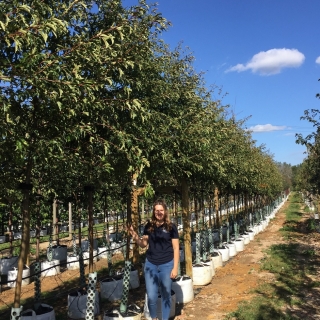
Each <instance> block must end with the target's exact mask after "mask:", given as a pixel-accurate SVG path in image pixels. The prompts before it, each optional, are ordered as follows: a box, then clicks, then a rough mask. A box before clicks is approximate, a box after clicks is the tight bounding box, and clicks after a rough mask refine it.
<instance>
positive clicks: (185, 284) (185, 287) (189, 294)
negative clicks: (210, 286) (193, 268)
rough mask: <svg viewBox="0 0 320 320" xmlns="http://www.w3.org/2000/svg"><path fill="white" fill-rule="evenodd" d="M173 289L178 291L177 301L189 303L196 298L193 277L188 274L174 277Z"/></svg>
mask: <svg viewBox="0 0 320 320" xmlns="http://www.w3.org/2000/svg"><path fill="white" fill-rule="evenodd" d="M172 290H173V291H174V292H175V293H176V303H188V302H190V301H192V300H193V299H194V292H193V283H192V279H191V278H190V277H188V276H182V277H178V278H176V279H174V280H173V281H172Z"/></svg>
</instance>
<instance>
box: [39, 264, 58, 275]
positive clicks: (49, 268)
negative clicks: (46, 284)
mask: <svg viewBox="0 0 320 320" xmlns="http://www.w3.org/2000/svg"><path fill="white" fill-rule="evenodd" d="M41 270H43V271H41V277H50V276H55V275H57V274H60V261H59V260H52V261H43V262H41Z"/></svg>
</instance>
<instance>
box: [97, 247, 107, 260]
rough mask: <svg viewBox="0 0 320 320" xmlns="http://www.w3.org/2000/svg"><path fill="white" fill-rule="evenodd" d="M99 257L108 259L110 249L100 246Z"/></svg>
mask: <svg viewBox="0 0 320 320" xmlns="http://www.w3.org/2000/svg"><path fill="white" fill-rule="evenodd" d="M98 257H99V259H108V251H107V248H106V247H98Z"/></svg>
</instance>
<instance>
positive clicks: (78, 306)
mask: <svg viewBox="0 0 320 320" xmlns="http://www.w3.org/2000/svg"><path fill="white" fill-rule="evenodd" d="M87 296H88V295H87V293H86V292H81V291H73V292H71V293H70V294H69V295H68V317H69V318H71V319H84V318H85V316H86V310H87ZM99 313H100V307H99V292H98V291H96V292H95V301H94V314H95V315H97V314H99Z"/></svg>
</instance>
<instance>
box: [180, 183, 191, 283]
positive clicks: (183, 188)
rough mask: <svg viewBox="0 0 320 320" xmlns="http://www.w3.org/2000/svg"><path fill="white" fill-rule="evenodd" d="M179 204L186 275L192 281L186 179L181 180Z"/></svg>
mask: <svg viewBox="0 0 320 320" xmlns="http://www.w3.org/2000/svg"><path fill="white" fill-rule="evenodd" d="M181 198H182V199H181V202H182V203H181V204H182V221H183V240H184V250H185V263H186V275H187V276H189V277H190V278H191V279H192V251H191V235H190V234H191V228H190V219H189V188H188V184H187V179H186V177H183V178H182V179H181Z"/></svg>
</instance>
